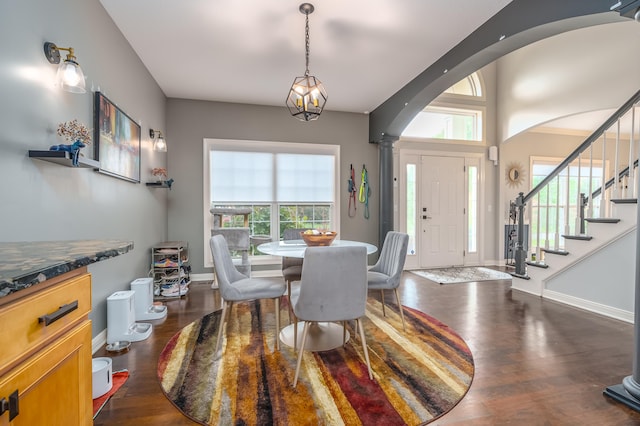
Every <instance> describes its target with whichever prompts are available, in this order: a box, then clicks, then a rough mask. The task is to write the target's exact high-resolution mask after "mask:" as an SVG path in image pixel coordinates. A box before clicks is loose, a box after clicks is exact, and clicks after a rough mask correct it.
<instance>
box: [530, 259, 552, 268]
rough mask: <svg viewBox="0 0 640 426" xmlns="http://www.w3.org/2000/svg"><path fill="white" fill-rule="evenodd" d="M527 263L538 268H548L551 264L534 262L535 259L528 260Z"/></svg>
mask: <svg viewBox="0 0 640 426" xmlns="http://www.w3.org/2000/svg"><path fill="white" fill-rule="evenodd" d="M525 263H526V264H527V265H529V266H535V267H536V268H543V269H547V268H548V267H549V265H547V264H546V263H542V262H533V261H529V260H527V261H526V262H525Z"/></svg>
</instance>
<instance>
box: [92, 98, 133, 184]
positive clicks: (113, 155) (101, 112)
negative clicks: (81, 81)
mask: <svg viewBox="0 0 640 426" xmlns="http://www.w3.org/2000/svg"><path fill="white" fill-rule="evenodd" d="M93 129H94V130H93V131H94V138H93V140H94V142H95V143H94V150H95V151H94V158H95V159H96V160H97V161H99V162H100V168H99V169H98V171H99V172H100V173H104V174H108V175H111V176H115V177H118V178H120V179H125V180H128V181H130V182H137V183H140V139H141V132H140V125H139V124H138V123H136V122H135V121H134V120H133V119H132V118H131V117H129V116H128V115H127V114H125V113H124V111H122V110H121V109H120V108H118V107H117V106H116V105H115V104H114V103H113V102H111V101H110V100H109V99H108V98H107V97H106V96H105V95H103V94H102V93H101V92H96V93H95V95H94V107H93Z"/></svg>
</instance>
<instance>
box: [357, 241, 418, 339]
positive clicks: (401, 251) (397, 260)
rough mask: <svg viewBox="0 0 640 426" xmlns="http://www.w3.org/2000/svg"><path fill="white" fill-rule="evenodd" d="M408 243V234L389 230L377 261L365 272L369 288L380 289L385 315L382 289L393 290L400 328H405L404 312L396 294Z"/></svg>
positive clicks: (383, 309) (384, 313)
mask: <svg viewBox="0 0 640 426" xmlns="http://www.w3.org/2000/svg"><path fill="white" fill-rule="evenodd" d="M408 245H409V235H407V234H403V233H402V232H396V231H390V232H388V233H387V235H386V236H385V238H384V243H382V251H381V252H380V257H379V258H378V262H376V264H375V265H373V266H372V267H371V268H370V269H369V272H368V273H367V284H368V286H369V290H380V294H381V297H382V314H383V315H385V316H386V315H387V314H386V312H385V308H384V291H385V290H393V291H394V293H395V294H396V302H398V310H399V311H400V318H401V319H402V329H403V330H405V331H406V330H407V327H406V325H405V323H404V313H403V312H402V305H401V304H400V297H399V296H398V286H399V285H400V275H402V269H403V268H404V261H405V259H406V257H407V246H408Z"/></svg>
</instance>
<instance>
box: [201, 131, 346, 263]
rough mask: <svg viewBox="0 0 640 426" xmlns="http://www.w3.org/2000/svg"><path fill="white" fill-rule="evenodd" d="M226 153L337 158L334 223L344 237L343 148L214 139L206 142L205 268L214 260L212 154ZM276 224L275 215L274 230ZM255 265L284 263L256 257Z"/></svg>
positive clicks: (204, 189) (203, 200) (204, 166)
mask: <svg viewBox="0 0 640 426" xmlns="http://www.w3.org/2000/svg"><path fill="white" fill-rule="evenodd" d="M213 148H215V149H216V150H226V151H245V152H269V153H288V154H318V155H333V156H334V157H335V169H334V173H335V179H334V201H333V204H334V208H333V209H332V213H331V222H332V223H333V227H334V230H335V231H337V232H338V235H340V145H331V144H310V143H296V142H272V141H256V140H235V139H213V138H204V139H203V144H202V149H203V153H202V154H203V155H202V158H203V163H202V168H203V185H202V186H203V188H202V190H203V193H202V215H203V216H202V217H203V223H204V232H203V234H204V235H203V238H204V240H203V244H204V253H205V256H204V267H205V268H212V267H213V259H212V257H211V256H210V255H207V253H210V252H211V248H210V246H209V240H210V239H211V231H210V230H211V227H212V225H213V215H212V214H211V212H210V208H211V207H210V206H211V200H209V197H210V194H211V185H210V183H211V176H210V165H209V163H210V152H211V151H212V149H213ZM259 204H260V203H259ZM273 226H275V224H274V219H273V212H272V229H273ZM251 259H253V261H252V263H253V264H256V265H259V264H276V263H279V262H280V257H279V256H254V257H251Z"/></svg>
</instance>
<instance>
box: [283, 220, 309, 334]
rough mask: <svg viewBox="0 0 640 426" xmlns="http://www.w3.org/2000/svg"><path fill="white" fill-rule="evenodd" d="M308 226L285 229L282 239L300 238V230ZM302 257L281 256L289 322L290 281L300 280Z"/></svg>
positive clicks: (304, 229) (290, 311)
mask: <svg viewBox="0 0 640 426" xmlns="http://www.w3.org/2000/svg"><path fill="white" fill-rule="evenodd" d="M307 229H309V228H292V229H285V230H284V232H283V234H282V239H283V240H284V241H291V240H300V239H302V237H301V236H300V233H301V232H304V231H306V230H307ZM302 261H303V259H302V258H299V257H287V256H285V257H283V258H282V276H283V277H284V282H285V283H286V284H287V296H288V297H289V322H291V321H292V319H291V315H292V313H293V312H292V309H291V283H292V282H294V281H300V277H301V276H302Z"/></svg>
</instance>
